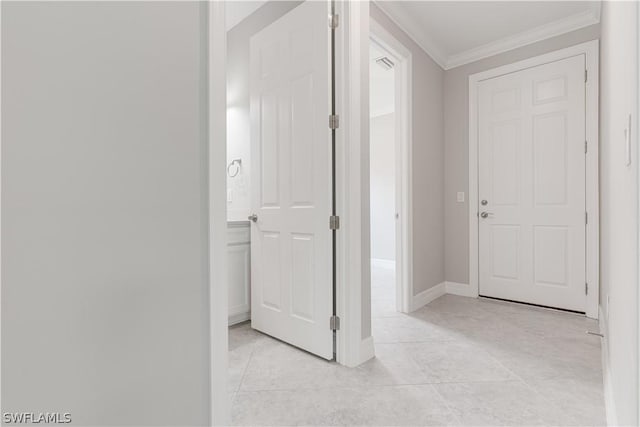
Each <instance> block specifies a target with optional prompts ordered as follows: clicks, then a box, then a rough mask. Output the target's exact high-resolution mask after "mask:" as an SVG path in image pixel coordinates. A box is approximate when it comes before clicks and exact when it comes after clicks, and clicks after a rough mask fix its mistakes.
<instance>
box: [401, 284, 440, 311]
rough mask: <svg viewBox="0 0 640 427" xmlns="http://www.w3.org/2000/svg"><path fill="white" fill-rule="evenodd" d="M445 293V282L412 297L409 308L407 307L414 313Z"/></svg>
mask: <svg viewBox="0 0 640 427" xmlns="http://www.w3.org/2000/svg"><path fill="white" fill-rule="evenodd" d="M446 293H447V292H446V287H445V282H442V283H438V284H437V285H435V286H434V287H432V288H429V289H427V290H426V291H422V292H420V293H419V294H418V295H414V296H413V298H411V307H409V308H410V311H416V310H418V309H419V308H422V307H424V306H425V305H427V304H429V303H430V302H431V301H433V300H434V299H436V298H440V297H441V296H442V295H444V294H446Z"/></svg>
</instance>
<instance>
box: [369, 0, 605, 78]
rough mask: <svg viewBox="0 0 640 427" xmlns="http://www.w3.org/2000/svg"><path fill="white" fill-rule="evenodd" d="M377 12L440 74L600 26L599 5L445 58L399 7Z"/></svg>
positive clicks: (379, 0)
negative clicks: (430, 61)
mask: <svg viewBox="0 0 640 427" xmlns="http://www.w3.org/2000/svg"><path fill="white" fill-rule="evenodd" d="M374 3H375V4H376V6H378V8H379V9H380V10H381V11H382V12H383V13H384V14H385V15H386V16H387V17H388V18H389V19H390V20H391V21H392V22H393V23H394V24H395V25H397V26H398V27H399V28H400V29H401V30H402V31H403V32H404V33H405V34H406V35H407V36H408V37H409V38H410V39H411V40H412V41H413V42H414V43H416V44H417V45H418V46H419V47H420V48H421V49H422V50H423V51H424V52H425V53H426V54H427V55H428V56H429V57H430V58H431V59H433V60H434V61H435V62H436V63H437V64H438V65H439V66H440V67H441V68H442V69H443V70H450V69H452V68H455V67H460V66H462V65H465V64H469V63H471V62H475V61H479V60H481V59H484V58H488V57H491V56H494V55H498V54H500V53H503V52H507V51H509V50H513V49H517V48H519V47H523V46H526V45H529V44H532V43H536V42H539V41H542V40H546V39H549V38H552V37H556V36H559V35H562V34H566V33H569V32H571V31H575V30H579V29H580V28H584V27H588V26H589V25H594V24H597V23H599V22H600V9H601V5H600V2H594V4H593V6H592V7H591V8H590V9H588V10H585V11H584V12H580V13H577V14H575V15H571V16H568V17H566V18H562V19H559V20H557V21H554V22H550V23H548V24H544V25H541V26H539V27H536V28H533V29H530V30H527V31H523V32H521V33H518V34H515V35H513V36H509V37H505V38H503V39H500V40H496V41H494V42H491V43H487V44H484V45H482V46H478V47H475V48H473V49H469V50H466V51H464V52H461V53H457V54H455V55H450V56H447V55H445V54H444V53H443V51H442V49H440V47H439V46H438V45H437V43H436V42H435V41H434V40H433V39H432V38H431V37H429V36H428V35H427V34H426V32H425V31H424V29H423V27H422V26H421V25H420V23H418V22H416V20H415V18H414V17H413V16H411V15H410V14H408V13H407V12H405V11H404V9H402V6H398V5H397V4H396V2H388V1H383V0H374Z"/></svg>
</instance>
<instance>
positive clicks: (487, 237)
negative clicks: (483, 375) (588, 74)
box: [478, 55, 586, 312]
mask: <svg viewBox="0 0 640 427" xmlns="http://www.w3.org/2000/svg"><path fill="white" fill-rule="evenodd" d="M584 69H585V58H584V55H579V56H575V57H571V58H568V59H564V60H560V61H556V62H553V63H549V64H545V65H541V66H537V67H533V68H529V69H526V70H522V71H518V72H515V73H511V74H507V75H504V76H501V77H496V78H493V79H488V80H485V81H483V82H481V83H480V86H479V94H478V95H479V103H478V107H479V108H478V123H479V141H478V144H479V158H478V162H479V164H478V167H479V177H478V178H479V200H480V201H481V204H480V205H479V206H478V211H479V212H480V213H482V212H487V214H488V216H487V217H485V218H483V217H482V216H481V217H480V218H479V221H480V227H479V245H480V246H479V248H480V255H479V269H480V271H479V273H480V284H479V286H480V287H479V290H480V294H481V295H484V296H491V297H496V298H503V299H508V300H514V301H522V302H528V303H533V304H539V305H545V306H549V307H557V308H563V309H568V310H575V311H581V312H584V311H585V304H586V297H585V292H584V289H585V170H586V169H585V152H584V149H585V148H584V147H585V83H584ZM483 200H486V205H483V204H482V201H483Z"/></svg>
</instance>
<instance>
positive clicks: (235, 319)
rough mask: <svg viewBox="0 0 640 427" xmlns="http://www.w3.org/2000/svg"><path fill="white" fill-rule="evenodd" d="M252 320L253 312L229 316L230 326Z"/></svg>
mask: <svg viewBox="0 0 640 427" xmlns="http://www.w3.org/2000/svg"><path fill="white" fill-rule="evenodd" d="M249 319H251V312H246V313H238V314H232V315H230V316H229V326H231V325H235V324H237V323H242V322H246V321H247V320H249Z"/></svg>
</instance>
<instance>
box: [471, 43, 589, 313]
mask: <svg viewBox="0 0 640 427" xmlns="http://www.w3.org/2000/svg"><path fill="white" fill-rule="evenodd" d="M598 52H599V42H598V40H592V41H589V42H586V43H581V44H578V45H575V46H571V47H568V48H565V49H561V50H557V51H554V52H550V53H547V54H544V55H540V56H536V57H533V58H529V59H525V60H523V61H519V62H515V63H513V64H509V65H505V66H502V67H498V68H493V69H491V70H487V71H483V72H481V73H477V74H473V75H471V76H469V284H470V285H471V292H472V293H473V294H474V295H478V250H479V249H478V217H477V206H478V144H477V140H478V136H477V135H478V120H477V102H478V99H477V92H478V84H479V82H480V81H482V80H486V79H490V78H493V77H497V76H501V75H504V74H508V73H513V72H516V71H519V70H523V69H526V68H530V67H535V66H537V65H540V64H546V63H549V62H553V61H558V60H561V59H565V58H569V57H571V56H575V55H580V54H584V55H585V58H586V61H585V63H586V69H587V73H588V76H589V78H588V81H587V83H586V116H587V119H586V138H587V141H589V150H588V152H587V155H586V168H587V176H586V183H585V184H586V188H587V199H586V204H587V206H586V208H587V212H588V215H589V223H588V224H587V227H586V229H587V241H586V245H587V247H586V252H587V254H586V270H587V271H586V277H587V282H588V283H589V295H588V296H587V301H586V307H585V308H586V315H587V317H591V318H594V319H597V318H598V296H599V293H600V279H599V274H600V272H599V271H600V253H599V233H600V231H599V226H600V219H599V216H600V215H599V202H598V200H599V190H598V189H599V182H598V153H599V135H598V132H599V131H598V120H599V117H598V102H599V100H598V82H599V76H598Z"/></svg>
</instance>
